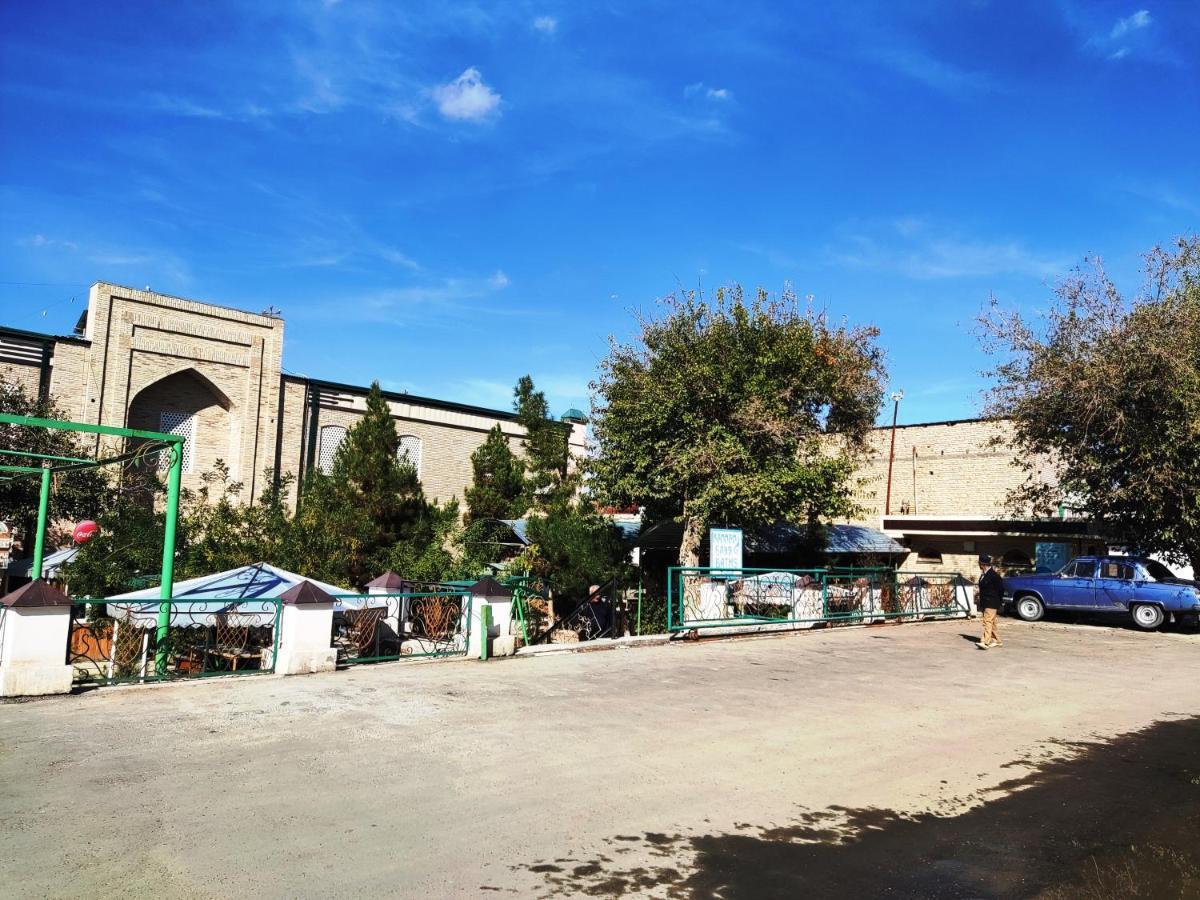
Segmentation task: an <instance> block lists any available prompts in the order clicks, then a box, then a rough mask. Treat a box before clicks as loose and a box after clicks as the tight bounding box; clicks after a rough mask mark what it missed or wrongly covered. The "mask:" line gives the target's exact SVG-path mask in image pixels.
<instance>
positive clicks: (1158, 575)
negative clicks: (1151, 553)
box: [1145, 559, 1175, 581]
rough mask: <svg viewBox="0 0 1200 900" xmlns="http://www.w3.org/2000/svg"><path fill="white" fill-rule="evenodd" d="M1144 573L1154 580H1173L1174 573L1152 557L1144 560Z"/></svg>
mask: <svg viewBox="0 0 1200 900" xmlns="http://www.w3.org/2000/svg"><path fill="white" fill-rule="evenodd" d="M1145 566H1146V574H1147V575H1149V576H1150V577H1151V578H1152V579H1154V580H1155V581H1174V580H1175V573H1174V572H1172V571H1171V570H1170V569H1168V568H1167V567H1166V566H1164V565H1163V564H1162V563H1160V562H1157V561H1155V560H1153V559H1149V560H1146V563H1145Z"/></svg>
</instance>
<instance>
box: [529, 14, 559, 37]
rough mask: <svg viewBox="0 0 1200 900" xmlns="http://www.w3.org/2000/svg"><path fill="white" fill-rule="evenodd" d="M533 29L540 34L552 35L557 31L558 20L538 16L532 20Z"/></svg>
mask: <svg viewBox="0 0 1200 900" xmlns="http://www.w3.org/2000/svg"><path fill="white" fill-rule="evenodd" d="M533 28H534V30H535V31H540V32H541V33H542V34H554V33H555V32H557V31H558V19H556V18H554V16H538V17H537V18H536V19H534V20H533Z"/></svg>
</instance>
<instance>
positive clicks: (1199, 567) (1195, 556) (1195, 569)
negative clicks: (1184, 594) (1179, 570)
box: [1188, 548, 1200, 581]
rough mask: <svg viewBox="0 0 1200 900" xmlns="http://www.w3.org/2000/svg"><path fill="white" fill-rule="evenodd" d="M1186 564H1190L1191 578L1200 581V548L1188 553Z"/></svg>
mask: <svg viewBox="0 0 1200 900" xmlns="http://www.w3.org/2000/svg"><path fill="white" fill-rule="evenodd" d="M1188 562H1190V563H1191V564H1192V577H1193V578H1194V579H1196V580H1197V581H1200V548H1197V549H1195V550H1192V551H1190V552H1189V553H1188Z"/></svg>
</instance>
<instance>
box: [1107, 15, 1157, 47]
mask: <svg viewBox="0 0 1200 900" xmlns="http://www.w3.org/2000/svg"><path fill="white" fill-rule="evenodd" d="M1152 21H1153V19H1151V18H1150V11H1149V10H1147V9H1139V10H1138V11H1137V12H1135V13H1134V14H1133V15H1132V16H1126V17H1125V18H1124V19H1117V24H1116V25H1114V26H1113V27H1112V32H1111V33H1110V34H1109V37H1110V38H1112V39H1113V40H1114V41H1115V40H1117V39H1118V38H1120V37H1123V36H1124V35H1126V34H1128V33H1129V32H1131V31H1137V30H1138V29H1139V28H1145V27H1146V26H1147V25H1149V24H1150V23H1151V22H1152Z"/></svg>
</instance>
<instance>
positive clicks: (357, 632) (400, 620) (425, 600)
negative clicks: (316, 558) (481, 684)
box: [332, 590, 471, 665]
mask: <svg viewBox="0 0 1200 900" xmlns="http://www.w3.org/2000/svg"><path fill="white" fill-rule="evenodd" d="M334 596H335V597H336V598H337V600H338V601H340V603H339V605H340V606H342V607H343V609H342V610H339V611H335V612H334V614H333V635H332V646H333V647H335V648H336V649H337V654H338V664H339V665H357V664H359V663H370V662H386V661H390V660H397V659H415V658H420V657H437V656H465V655H466V653H467V643H468V640H469V638H470V633H471V593H470V591H465V590H442V591H438V590H432V591H413V592H405V593H398V594H335V595H334Z"/></svg>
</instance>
